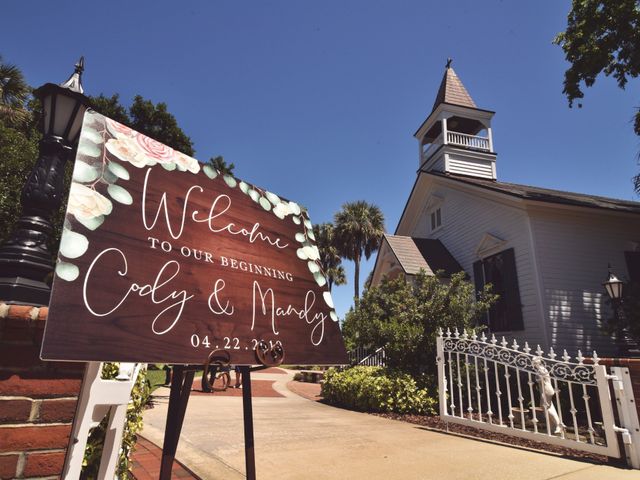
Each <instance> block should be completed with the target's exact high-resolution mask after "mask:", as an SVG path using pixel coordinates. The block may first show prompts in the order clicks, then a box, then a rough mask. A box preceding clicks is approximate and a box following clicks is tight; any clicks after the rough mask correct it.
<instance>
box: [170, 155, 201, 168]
mask: <svg viewBox="0 0 640 480" xmlns="http://www.w3.org/2000/svg"><path fill="white" fill-rule="evenodd" d="M173 161H174V162H175V164H176V165H177V166H178V168H179V169H181V170H186V171H189V172H191V173H198V172H199V171H200V162H198V160H196V159H195V158H193V157H190V156H188V155H185V154H184V153H181V152H178V151H176V152H175V154H174V156H173Z"/></svg>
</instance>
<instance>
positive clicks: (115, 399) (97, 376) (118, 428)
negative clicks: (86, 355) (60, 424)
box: [62, 362, 142, 480]
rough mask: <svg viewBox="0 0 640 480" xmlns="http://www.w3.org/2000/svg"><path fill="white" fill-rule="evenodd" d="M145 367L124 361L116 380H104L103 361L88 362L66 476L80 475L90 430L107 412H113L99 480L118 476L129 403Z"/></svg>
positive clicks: (67, 479) (71, 479)
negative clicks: (141, 369)
mask: <svg viewBox="0 0 640 480" xmlns="http://www.w3.org/2000/svg"><path fill="white" fill-rule="evenodd" d="M141 366H142V364H140V363H138V364H136V363H121V364H120V370H119V373H118V376H117V377H116V378H115V380H103V379H102V378H101V373H102V363H99V362H89V363H87V367H86V369H85V372H84V378H83V380H82V387H81V389H80V395H79V397H78V407H77V408H76V415H75V417H74V419H73V428H72V429H71V435H70V437H69V448H68V450H67V456H66V459H65V465H64V470H63V472H64V474H63V475H62V478H63V479H65V480H77V479H78V478H80V472H81V470H82V459H83V458H84V451H85V448H86V446H87V439H88V436H89V432H90V431H91V429H92V428H94V427H96V426H97V425H98V424H99V423H100V422H101V421H102V419H103V418H104V417H105V416H106V415H109V423H108V425H107V431H106V434H105V439H104V447H103V450H102V457H101V458H100V470H99V471H98V479H99V480H107V479H108V480H112V479H113V478H114V477H115V472H116V465H117V463H118V455H119V453H120V446H121V445H122V432H123V431H124V424H125V421H126V415H127V405H128V403H129V398H130V396H131V390H132V388H133V386H134V385H135V383H136V379H137V378H138V372H139V371H140V367H141Z"/></svg>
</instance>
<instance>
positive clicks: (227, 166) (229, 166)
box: [209, 155, 236, 176]
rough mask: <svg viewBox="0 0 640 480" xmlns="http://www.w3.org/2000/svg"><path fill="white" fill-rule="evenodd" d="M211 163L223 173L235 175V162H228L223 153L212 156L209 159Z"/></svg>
mask: <svg viewBox="0 0 640 480" xmlns="http://www.w3.org/2000/svg"><path fill="white" fill-rule="evenodd" d="M209 165H211V166H212V167H213V168H215V169H216V170H217V171H218V172H220V174H221V175H231V176H233V169H234V168H236V166H235V165H234V164H233V163H227V162H226V161H225V159H224V157H223V156H222V155H218V156H217V157H211V158H210V159H209Z"/></svg>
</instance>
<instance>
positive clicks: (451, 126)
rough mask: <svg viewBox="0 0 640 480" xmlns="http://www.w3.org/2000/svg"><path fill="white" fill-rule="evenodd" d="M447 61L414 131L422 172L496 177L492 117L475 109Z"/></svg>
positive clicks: (493, 178)
mask: <svg viewBox="0 0 640 480" xmlns="http://www.w3.org/2000/svg"><path fill="white" fill-rule="evenodd" d="M451 61H452V60H451V59H450V58H449V59H448V60H447V65H446V67H445V71H444V76H443V77H442V82H441V83H440V88H439V89H438V94H437V95H436V100H435V102H434V104H433V108H432V110H431V113H430V114H429V116H428V117H427V119H426V120H425V121H424V122H423V123H422V125H421V126H420V128H419V129H418V131H417V132H416V133H415V134H414V136H415V137H416V139H418V145H419V147H420V149H419V167H420V170H421V171H436V172H443V173H450V174H457V175H466V176H472V177H479V178H486V179H491V180H495V179H496V153H495V152H494V150H493V134H492V131H491V119H492V118H493V115H494V113H495V112H492V111H490V110H483V109H481V108H478V107H477V106H476V104H475V102H474V101H473V99H472V98H471V95H469V92H467V89H466V88H465V87H464V85H463V84H462V81H460V78H459V77H458V75H456V72H455V71H454V70H453V67H452V66H451Z"/></svg>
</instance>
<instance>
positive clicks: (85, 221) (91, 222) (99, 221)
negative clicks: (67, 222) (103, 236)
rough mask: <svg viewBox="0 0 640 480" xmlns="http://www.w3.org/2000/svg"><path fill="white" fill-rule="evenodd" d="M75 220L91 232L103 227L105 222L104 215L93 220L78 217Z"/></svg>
mask: <svg viewBox="0 0 640 480" xmlns="http://www.w3.org/2000/svg"><path fill="white" fill-rule="evenodd" d="M75 218H76V220H77V221H78V222H80V223H81V224H82V225H84V226H85V227H87V228H88V229H89V230H95V229H96V228H98V227H99V226H100V225H102V222H104V215H99V216H97V217H91V218H82V217H79V216H77V217H75Z"/></svg>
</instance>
